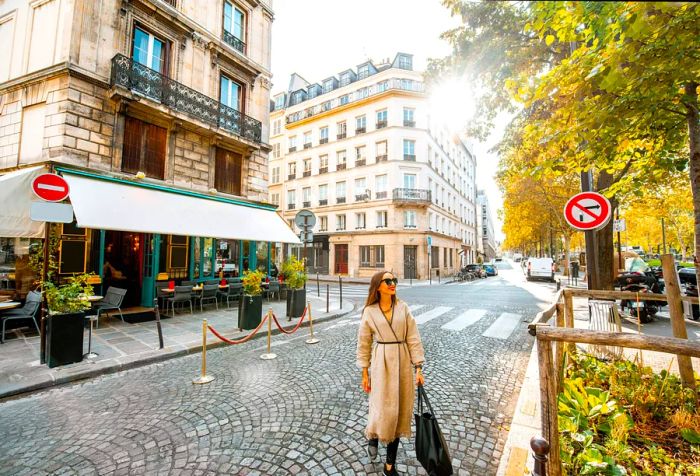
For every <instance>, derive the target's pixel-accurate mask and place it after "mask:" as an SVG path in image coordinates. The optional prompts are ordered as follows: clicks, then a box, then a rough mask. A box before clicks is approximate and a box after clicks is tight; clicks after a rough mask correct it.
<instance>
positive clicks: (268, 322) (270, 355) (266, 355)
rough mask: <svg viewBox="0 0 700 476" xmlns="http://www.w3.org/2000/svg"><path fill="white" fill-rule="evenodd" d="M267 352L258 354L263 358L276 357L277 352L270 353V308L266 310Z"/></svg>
mask: <svg viewBox="0 0 700 476" xmlns="http://www.w3.org/2000/svg"><path fill="white" fill-rule="evenodd" d="M266 319H267V353H265V354H263V355H261V356H260V358H261V359H263V360H272V359H276V358H277V354H273V353H272V349H271V347H272V308H270V310H269V311H267V317H266Z"/></svg>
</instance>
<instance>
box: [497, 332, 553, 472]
mask: <svg viewBox="0 0 700 476" xmlns="http://www.w3.org/2000/svg"><path fill="white" fill-rule="evenodd" d="M539 382H540V380H539V369H538V365H537V342H534V343H533V346H532V351H531V352H530V358H529V361H528V364H527V370H526V371H525V377H524V378H523V382H522V385H521V387H520V394H519V395H518V402H517V403H516V405H515V411H514V412H513V420H512V421H511V424H510V429H509V430H508V437H507V438H506V443H505V445H504V446H503V452H502V454H501V461H500V463H499V465H498V472H497V473H496V474H497V476H522V475H523V474H531V473H532V470H533V468H534V464H535V461H534V459H533V457H532V451H531V450H530V438H532V437H533V436H541V435H542V425H541V419H540V416H541V404H540V386H539ZM526 468H527V471H526ZM528 471H529V472H528Z"/></svg>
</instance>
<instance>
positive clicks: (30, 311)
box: [0, 291, 41, 344]
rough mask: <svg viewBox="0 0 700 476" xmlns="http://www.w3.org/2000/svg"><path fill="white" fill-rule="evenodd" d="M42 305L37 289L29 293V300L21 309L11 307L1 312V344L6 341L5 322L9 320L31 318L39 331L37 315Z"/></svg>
mask: <svg viewBox="0 0 700 476" xmlns="http://www.w3.org/2000/svg"><path fill="white" fill-rule="evenodd" d="M40 307H41V293H38V292H36V291H30V292H29V294H27V300H26V301H25V303H24V306H22V307H21V308H19V309H10V310H9V311H4V312H3V313H1V314H0V320H2V334H0V344H3V343H5V324H6V323H7V321H13V320H17V319H31V321H32V322H33V323H34V327H36V330H37V332H40V331H39V324H38V323H37V321H36V315H37V313H38V312H39V308H40Z"/></svg>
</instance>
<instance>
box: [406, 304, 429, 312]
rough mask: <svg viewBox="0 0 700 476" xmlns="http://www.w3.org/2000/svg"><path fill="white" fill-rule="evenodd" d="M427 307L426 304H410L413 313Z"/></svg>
mask: <svg viewBox="0 0 700 476" xmlns="http://www.w3.org/2000/svg"><path fill="white" fill-rule="evenodd" d="M422 307H425V304H414V305H412V306H408V310H409V311H411V314H413V313H414V312H416V311H417V310H418V309H420V308H422Z"/></svg>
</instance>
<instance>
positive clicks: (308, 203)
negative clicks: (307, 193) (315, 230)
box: [301, 201, 311, 208]
mask: <svg viewBox="0 0 700 476" xmlns="http://www.w3.org/2000/svg"><path fill="white" fill-rule="evenodd" d="M301 205H302V206H303V207H304V208H309V207H310V206H311V201H308V202H302V204H301Z"/></svg>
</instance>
